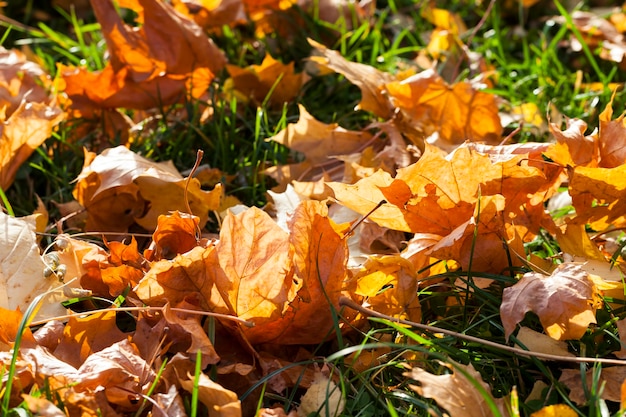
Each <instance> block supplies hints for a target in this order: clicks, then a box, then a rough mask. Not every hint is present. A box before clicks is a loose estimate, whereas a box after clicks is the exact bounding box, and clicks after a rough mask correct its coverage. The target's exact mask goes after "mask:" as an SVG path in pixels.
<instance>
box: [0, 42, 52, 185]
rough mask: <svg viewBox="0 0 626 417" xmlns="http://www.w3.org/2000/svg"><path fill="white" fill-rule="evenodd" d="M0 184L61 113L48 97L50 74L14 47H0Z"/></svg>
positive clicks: (7, 181)
mask: <svg viewBox="0 0 626 417" xmlns="http://www.w3.org/2000/svg"><path fill="white" fill-rule="evenodd" d="M0 67H1V69H0V109H3V110H1V111H0V122H1V123H2V125H1V127H0V187H1V188H2V189H4V190H6V189H7V188H9V186H10V185H11V183H12V182H13V180H14V179H15V174H16V173H17V170H18V168H19V167H20V166H21V165H22V163H23V162H24V161H26V160H27V159H28V157H29V156H30V155H31V154H32V153H33V151H34V150H35V149H36V148H37V147H39V145H41V144H42V143H43V142H44V141H45V140H46V139H48V138H49V137H50V135H51V133H52V130H53V129H54V127H55V126H56V125H57V124H59V122H61V120H63V118H64V115H63V112H62V111H61V109H60V108H59V107H58V106H57V104H56V102H55V101H54V100H53V99H52V98H51V97H50V94H49V92H48V89H49V88H50V87H51V82H50V77H49V76H48V75H47V74H45V73H44V71H43V69H41V67H39V65H37V64H35V63H34V62H30V61H28V60H27V59H26V56H25V55H24V54H23V53H21V52H19V51H17V50H10V51H9V50H6V49H4V48H2V47H0Z"/></svg>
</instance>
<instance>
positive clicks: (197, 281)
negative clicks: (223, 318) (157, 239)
mask: <svg viewBox="0 0 626 417" xmlns="http://www.w3.org/2000/svg"><path fill="white" fill-rule="evenodd" d="M215 256H216V255H215V246H214V245H209V246H207V247H206V248H204V247H201V246H196V247H194V248H193V249H192V250H190V251H189V252H186V253H184V254H181V255H177V256H176V257H175V258H174V259H172V260H171V261H170V260H161V261H157V262H154V263H153V264H152V266H151V268H150V270H149V271H148V272H147V273H146V274H145V276H144V277H143V278H142V279H141V280H140V281H139V283H138V284H137V286H136V287H135V288H134V291H135V293H136V294H137V296H138V297H139V298H140V299H141V300H142V301H143V302H144V303H146V304H148V305H164V304H165V303H167V302H169V303H171V304H173V305H176V304H178V303H180V302H181V301H183V300H185V299H186V298H189V297H197V298H198V299H199V303H200V305H201V307H202V308H204V309H212V310H215V308H217V304H219V302H220V301H219V297H218V301H215V298H214V297H215V296H216V295H217V293H215V289H214V282H215V281H214V280H215V278H214V272H213V270H214V269H215V268H216V266H217V259H216V257H215ZM221 304H222V308H224V307H223V302H222V303H221ZM222 311H223V310H222Z"/></svg>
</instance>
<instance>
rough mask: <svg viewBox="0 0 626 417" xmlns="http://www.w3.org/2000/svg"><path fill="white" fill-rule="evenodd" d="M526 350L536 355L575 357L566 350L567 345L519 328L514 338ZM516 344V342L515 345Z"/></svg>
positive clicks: (530, 330)
mask: <svg viewBox="0 0 626 417" xmlns="http://www.w3.org/2000/svg"><path fill="white" fill-rule="evenodd" d="M515 338H516V339H517V341H518V342H520V343H521V344H522V345H524V347H525V348H526V349H528V350H529V351H531V352H536V353H547V354H549V355H559V356H564V357H571V358H573V357H575V356H576V355H574V354H573V353H571V352H570V351H568V350H567V343H566V342H563V341H559V340H554V339H553V338H551V337H549V336H547V335H545V334H543V333H539V332H536V331H534V330H532V329H529V328H528V327H524V326H522V327H520V329H519V332H518V333H517V336H515ZM517 344H518V343H517V342H516V345H517Z"/></svg>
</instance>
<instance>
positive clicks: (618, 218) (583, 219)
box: [569, 165, 626, 231]
mask: <svg viewBox="0 0 626 417" xmlns="http://www.w3.org/2000/svg"><path fill="white" fill-rule="evenodd" d="M569 176H570V181H569V193H570V195H571V196H572V205H573V206H574V208H575V209H576V217H575V219H574V220H573V221H574V222H575V223H576V224H585V223H589V224H590V226H591V228H592V229H594V230H597V231H602V230H605V229H606V228H608V227H614V228H620V227H624V225H626V217H625V216H624V213H626V199H624V190H626V165H620V166H618V167H616V168H587V167H581V166H579V167H576V168H574V169H573V170H570V172H569Z"/></svg>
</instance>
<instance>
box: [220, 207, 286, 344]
mask: <svg viewBox="0 0 626 417" xmlns="http://www.w3.org/2000/svg"><path fill="white" fill-rule="evenodd" d="M216 251H217V258H218V262H219V266H220V268H219V269H218V270H217V271H216V276H215V285H216V287H217V290H218V291H219V293H220V294H221V295H222V298H223V299H224V301H225V302H226V305H227V306H228V307H229V309H230V311H231V312H232V314H234V315H236V316H238V317H240V318H243V319H246V320H251V321H253V322H254V323H255V327H253V328H250V329H246V330H244V331H245V333H246V335H247V337H248V339H249V340H250V342H251V343H255V342H256V341H258V340H263V339H268V340H271V339H273V338H274V337H276V334H275V333H274V332H272V331H270V330H269V329H268V326H274V325H278V323H280V319H281V317H282V316H283V315H284V314H285V309H286V308H287V303H288V302H290V301H291V300H293V298H294V297H295V293H294V288H293V287H294V284H293V279H294V278H293V270H292V267H291V259H290V248H289V240H288V234H287V233H286V232H285V231H283V230H282V229H281V228H280V227H279V226H278V225H277V224H276V223H275V222H274V221H273V220H272V219H271V218H270V217H269V215H267V214H266V213H265V212H263V211H262V210H260V209H258V208H255V207H252V208H249V209H248V210H246V211H244V212H243V213H241V214H238V215H236V216H235V215H231V214H229V215H228V216H227V217H226V218H225V219H224V222H223V223H222V229H221V230H220V241H219V245H218V246H217V249H216ZM268 277H271V279H268Z"/></svg>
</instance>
